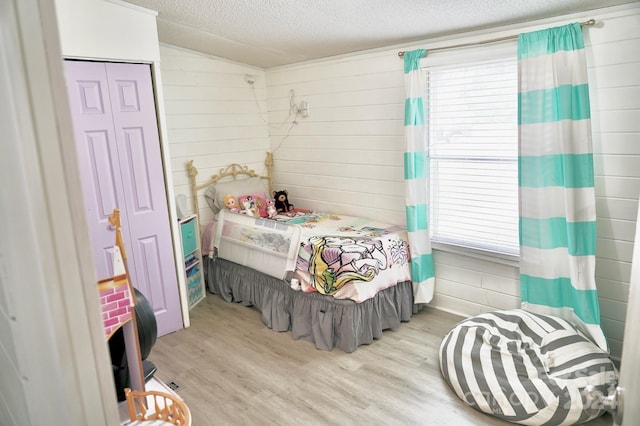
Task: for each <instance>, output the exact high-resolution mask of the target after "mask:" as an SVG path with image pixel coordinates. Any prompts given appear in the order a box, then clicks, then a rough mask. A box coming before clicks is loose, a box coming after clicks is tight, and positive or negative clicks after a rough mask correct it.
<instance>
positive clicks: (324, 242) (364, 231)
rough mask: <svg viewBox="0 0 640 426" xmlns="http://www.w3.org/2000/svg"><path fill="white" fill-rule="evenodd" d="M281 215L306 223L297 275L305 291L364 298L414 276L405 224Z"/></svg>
mask: <svg viewBox="0 0 640 426" xmlns="http://www.w3.org/2000/svg"><path fill="white" fill-rule="evenodd" d="M281 220H283V221H285V222H286V223H288V224H299V225H300V226H301V227H302V238H301V244H300V249H299V251H298V258H297V264H296V272H295V276H296V278H298V280H300V282H301V283H302V288H303V290H304V291H317V292H319V293H322V294H328V295H333V296H334V297H336V298H339V299H352V300H354V301H356V302H363V301H365V300H367V299H369V298H371V297H373V296H375V294H376V293H377V292H378V291H380V290H383V289H385V288H388V287H391V286H394V285H396V284H398V283H400V282H404V281H409V280H411V271H410V267H409V261H410V254H409V246H408V243H407V234H406V230H405V229H404V228H402V227H400V226H396V225H388V224H384V223H379V222H374V221H371V220H367V219H363V218H358V217H352V216H345V215H336V214H331V213H309V214H305V215H302V216H297V217H293V218H284V219H281Z"/></svg>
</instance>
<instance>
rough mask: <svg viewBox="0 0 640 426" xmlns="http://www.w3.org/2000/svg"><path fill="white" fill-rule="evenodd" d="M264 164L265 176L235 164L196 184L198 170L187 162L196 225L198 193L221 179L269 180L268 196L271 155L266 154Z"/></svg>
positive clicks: (271, 163)
mask: <svg viewBox="0 0 640 426" xmlns="http://www.w3.org/2000/svg"><path fill="white" fill-rule="evenodd" d="M264 164H265V166H266V167H267V175H266V176H265V175H259V174H257V173H256V172H255V171H254V170H251V169H249V167H248V166H242V165H240V164H237V163H233V164H229V165H228V166H226V167H223V168H221V169H220V171H219V172H218V173H217V174H215V175H213V176H211V177H210V178H209V179H208V180H207V181H206V182H203V183H201V184H198V183H197V182H196V176H198V169H197V168H196V166H194V165H193V160H189V161H187V164H186V167H187V174H188V175H189V186H190V189H191V198H192V199H193V209H194V213H195V214H196V216H198V223H201V222H200V206H199V205H198V204H199V203H198V191H200V190H202V189H205V188H208V187H209V186H210V185H213V184H215V183H217V182H218V181H220V180H221V179H223V178H226V177H230V178H232V179H236V178H237V177H238V176H247V177H259V178H262V179H268V180H269V194H271V193H272V191H273V176H272V168H273V154H272V153H271V152H267V158H265V160H264Z"/></svg>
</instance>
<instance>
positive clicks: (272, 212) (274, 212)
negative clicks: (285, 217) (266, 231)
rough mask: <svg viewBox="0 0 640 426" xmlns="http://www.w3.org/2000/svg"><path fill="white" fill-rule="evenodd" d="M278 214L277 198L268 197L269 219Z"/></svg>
mask: <svg viewBox="0 0 640 426" xmlns="http://www.w3.org/2000/svg"><path fill="white" fill-rule="evenodd" d="M277 214H278V211H277V210H276V200H275V199H273V198H268V199H267V216H268V217H269V219H273V218H274V217H276V215H277Z"/></svg>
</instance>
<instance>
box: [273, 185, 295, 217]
mask: <svg viewBox="0 0 640 426" xmlns="http://www.w3.org/2000/svg"><path fill="white" fill-rule="evenodd" d="M273 198H274V199H275V200H276V201H275V204H276V211H277V212H278V213H280V212H282V213H288V212H289V211H290V210H292V209H293V204H290V203H289V194H288V193H287V190H286V189H283V190H282V191H273Z"/></svg>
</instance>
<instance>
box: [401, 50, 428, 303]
mask: <svg viewBox="0 0 640 426" xmlns="http://www.w3.org/2000/svg"><path fill="white" fill-rule="evenodd" d="M425 55H426V51H425V50H424V49H417V50H413V51H411V52H405V53H404V79H405V91H406V99H405V112H404V139H405V153H404V179H405V203H406V206H405V211H406V217H407V231H408V234H409V245H410V247H411V279H412V281H413V294H414V303H428V302H430V301H431V299H433V291H434V287H435V272H434V266H433V254H432V252H431V240H430V237H429V220H428V217H429V145H428V139H427V138H428V133H427V122H426V114H425V113H426V111H425V102H424V94H425V90H426V81H425V78H424V74H423V73H422V72H421V71H420V59H421V58H422V57H424V56H425Z"/></svg>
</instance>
